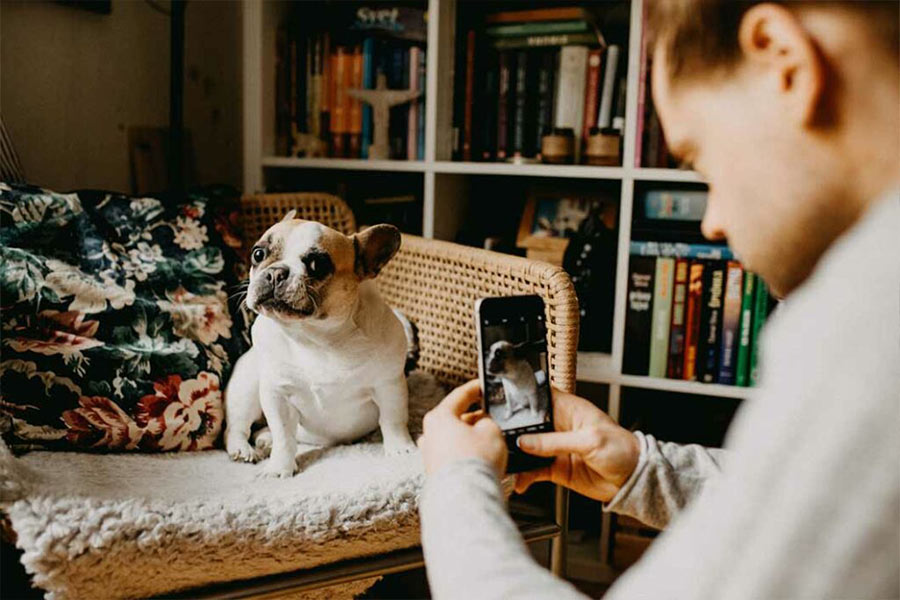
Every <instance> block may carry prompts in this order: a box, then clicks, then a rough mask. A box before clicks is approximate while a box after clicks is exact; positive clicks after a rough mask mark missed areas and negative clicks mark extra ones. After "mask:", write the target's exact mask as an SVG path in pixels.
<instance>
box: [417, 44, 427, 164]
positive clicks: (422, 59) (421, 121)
mask: <svg viewBox="0 0 900 600" xmlns="http://www.w3.org/2000/svg"><path fill="white" fill-rule="evenodd" d="M425 52H426V50H425V49H424V48H423V49H421V50H420V51H419V64H418V78H419V89H420V90H422V95H421V96H419V98H418V100H416V102H417V103H418V105H419V111H418V113H417V115H418V121H417V122H416V129H417V130H418V131H419V133H418V134H417V135H416V141H417V145H416V158H417V159H418V160H425V90H426V89H427V87H426V85H425V78H426V77H427V75H426V70H427V57H426V54H425Z"/></svg>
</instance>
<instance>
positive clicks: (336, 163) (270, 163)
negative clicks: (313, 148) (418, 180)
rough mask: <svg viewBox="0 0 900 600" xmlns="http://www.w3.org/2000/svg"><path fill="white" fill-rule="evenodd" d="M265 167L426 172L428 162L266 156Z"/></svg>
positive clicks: (263, 161)
mask: <svg viewBox="0 0 900 600" xmlns="http://www.w3.org/2000/svg"><path fill="white" fill-rule="evenodd" d="M262 165H263V166H264V167H280V168H289V169H336V170H344V171H388V172H391V171H412V172H418V173H424V172H425V171H426V163H425V161H421V160H365V159H361V158H294V157H291V156H264V157H263V159H262Z"/></svg>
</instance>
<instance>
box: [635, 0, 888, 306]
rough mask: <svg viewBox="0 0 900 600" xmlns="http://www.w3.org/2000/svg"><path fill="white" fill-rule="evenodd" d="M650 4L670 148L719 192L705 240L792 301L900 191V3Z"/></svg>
mask: <svg viewBox="0 0 900 600" xmlns="http://www.w3.org/2000/svg"><path fill="white" fill-rule="evenodd" d="M647 1H648V2H649V5H648V13H649V14H648V23H649V29H650V31H651V42H650V43H651V51H652V57H653V70H652V90H653V98H654V102H655V104H656V107H657V110H658V112H659V116H660V119H661V121H662V124H663V129H664V131H665V134H666V140H667V142H668V144H669V147H670V149H671V150H672V152H673V153H674V154H675V155H676V156H678V157H679V158H681V159H683V160H685V161H687V162H689V163H691V164H693V166H694V168H696V169H697V170H698V171H699V172H700V173H701V174H702V175H703V176H704V178H705V179H706V181H707V182H708V184H709V188H710V193H709V202H708V207H707V212H706V215H705V217H704V220H703V232H704V234H705V235H706V236H707V237H710V238H713V239H723V238H726V237H727V239H728V241H729V243H730V245H731V246H732V248H733V249H734V250H735V252H736V253H737V254H738V255H739V256H740V258H741V259H742V261H743V262H744V264H745V266H746V267H747V268H748V269H750V270H754V271H757V272H758V273H760V274H761V275H762V276H763V278H764V279H765V280H766V281H767V282H768V283H769V285H770V287H771V288H772V289H773V291H774V292H775V293H776V294H779V295H785V294H787V293H789V292H790V291H791V290H793V289H794V288H796V287H797V286H798V285H799V284H800V283H802V282H803V280H804V279H805V278H806V277H807V276H808V275H809V274H810V272H811V271H812V269H813V267H814V266H815V264H816V262H817V261H818V259H819V258H820V257H821V255H822V254H823V252H824V251H825V250H826V249H827V247H828V246H829V245H830V244H831V243H832V242H833V241H834V240H835V239H836V238H837V237H838V236H839V235H840V234H841V233H842V232H844V231H845V230H846V229H847V228H848V227H850V226H851V225H852V224H853V222H854V221H855V220H856V219H857V218H858V217H859V216H860V215H861V214H862V212H863V211H864V210H865V207H866V204H867V203H868V202H869V201H871V200H873V199H874V197H875V196H877V195H878V194H879V193H881V192H883V191H885V189H886V188H887V187H888V186H890V185H891V184H896V183H897V182H898V181H900V132H898V127H900V104H898V103H900V92H898V85H900V63H898V60H900V59H898V5H897V3H896V2H856V1H849V2H796V3H793V2H791V3H760V2H738V1H730V0H647Z"/></svg>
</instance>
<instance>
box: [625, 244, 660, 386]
mask: <svg viewBox="0 0 900 600" xmlns="http://www.w3.org/2000/svg"><path fill="white" fill-rule="evenodd" d="M655 274H656V259H655V258H653V257H649V256H632V257H631V259H630V268H629V270H628V295H627V299H626V308H625V339H626V340H627V341H628V343H627V344H625V351H624V355H623V357H622V371H623V372H625V373H629V374H631V375H646V374H647V370H648V368H649V366H650V351H649V348H650V326H651V319H652V314H651V307H652V306H653V290H654V286H653V278H654V275H655Z"/></svg>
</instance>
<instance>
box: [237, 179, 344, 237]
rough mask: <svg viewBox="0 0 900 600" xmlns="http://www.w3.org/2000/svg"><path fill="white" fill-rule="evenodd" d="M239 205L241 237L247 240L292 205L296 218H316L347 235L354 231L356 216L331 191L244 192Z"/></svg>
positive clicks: (278, 218) (315, 219) (274, 220)
mask: <svg viewBox="0 0 900 600" xmlns="http://www.w3.org/2000/svg"><path fill="white" fill-rule="evenodd" d="M241 206H242V215H241V217H242V225H243V228H244V238H245V240H246V242H247V243H248V244H252V243H253V242H255V241H256V240H258V239H259V238H260V236H261V235H262V234H263V232H265V230H266V229H268V228H269V227H271V226H272V224H273V223H277V222H278V221H280V220H281V218H282V217H284V215H285V214H287V213H288V211H290V210H293V209H296V210H297V218H298V219H306V220H307V221H318V222H319V223H323V224H325V225H327V226H329V227H331V228H332V229H337V230H338V231H340V232H341V233H345V234H347V235H350V234H351V233H354V232H356V219H354V218H353V212H352V211H351V210H350V207H349V206H347V204H346V203H345V202H344V201H343V200H341V199H340V198H338V197H337V196H334V195H332V194H326V193H323V192H297V193H291V194H257V195H255V196H244V197H243V198H242V199H241Z"/></svg>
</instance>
